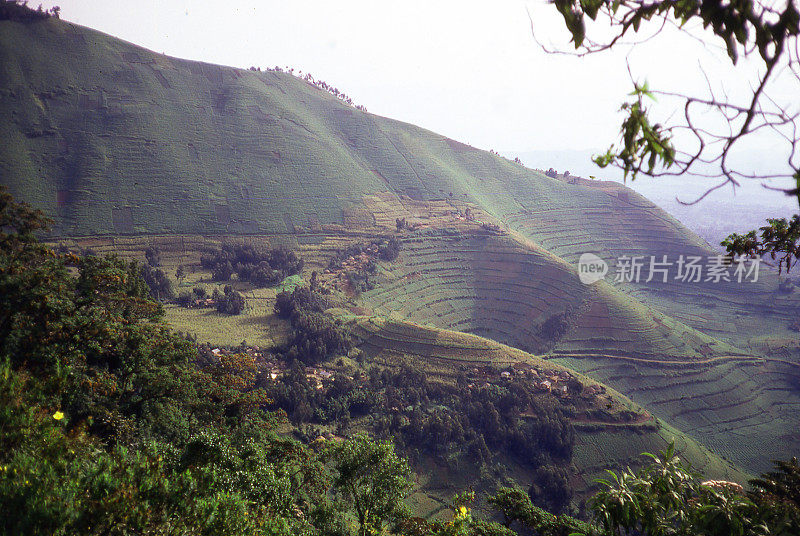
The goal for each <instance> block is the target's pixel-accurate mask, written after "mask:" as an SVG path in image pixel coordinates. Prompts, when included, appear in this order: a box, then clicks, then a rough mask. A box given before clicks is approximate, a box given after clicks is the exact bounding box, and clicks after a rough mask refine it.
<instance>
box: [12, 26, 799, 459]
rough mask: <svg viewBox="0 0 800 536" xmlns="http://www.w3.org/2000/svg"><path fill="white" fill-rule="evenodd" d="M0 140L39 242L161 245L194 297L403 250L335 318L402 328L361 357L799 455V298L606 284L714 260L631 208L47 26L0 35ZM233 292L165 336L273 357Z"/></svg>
mask: <svg viewBox="0 0 800 536" xmlns="http://www.w3.org/2000/svg"><path fill="white" fill-rule="evenodd" d="M0 136H2V139H3V140H4V143H3V144H1V145H0V176H1V177H2V183H3V185H5V186H8V187H9V189H10V190H11V192H12V193H13V194H14V195H15V196H17V197H18V198H20V199H23V200H25V201H28V202H30V203H32V204H34V205H35V206H37V207H39V208H42V209H43V210H45V211H46V212H48V213H49V214H50V215H51V216H53V218H54V220H55V228H54V231H53V233H52V236H51V237H50V238H51V239H52V241H53V242H62V243H64V244H65V245H67V246H70V247H77V248H92V249H94V250H95V251H97V252H99V253H106V252H116V253H118V254H120V255H123V256H125V257H128V258H137V259H140V260H141V259H143V257H144V255H143V252H144V249H145V248H146V247H147V246H149V245H154V246H158V247H159V248H160V249H161V250H162V256H163V258H164V263H165V265H166V267H167V270H168V271H171V273H174V269H175V268H176V267H177V266H178V265H184V266H186V267H188V268H189V269H190V272H192V273H191V275H190V276H189V278H187V284H195V283H198V282H199V283H201V284H204V282H203V281H201V280H200V279H202V278H204V277H207V274H203V273H202V272H199V271H197V270H198V263H199V256H200V253H201V251H202V249H203V248H205V247H209V246H211V247H218V246H219V244H220V243H222V242H223V241H226V240H237V241H251V242H254V243H258V244H263V245H266V246H268V247H277V246H286V247H289V248H291V249H292V250H295V251H297V252H298V254H299V255H300V256H302V257H303V258H304V259H305V260H306V273H305V274H304V275H305V276H308V275H309V273H308V272H310V271H311V270H316V271H319V272H320V273H321V274H322V273H323V272H324V269H325V267H326V266H327V261H328V259H329V258H330V257H331V256H333V254H334V253H335V251H336V250H337V249H339V248H342V247H344V246H345V245H347V244H349V243H353V242H358V241H366V240H369V239H370V238H373V237H376V236H382V237H385V236H389V235H391V236H397V237H398V238H399V239H400V240H401V242H402V246H403V247H402V252H401V254H400V257H399V258H398V259H397V260H396V261H395V262H392V263H389V264H385V265H382V266H381V268H380V269H379V273H378V275H377V276H375V279H376V282H377V283H378V286H377V288H375V289H374V290H372V291H369V292H365V293H363V294H361V295H360V296H356V295H343V296H338V297H339V298H341V299H342V300H343V301H344V302H346V303H347V305H348V307H350V309H351V310H356V309H357V310H359V311H362V312H365V313H368V314H370V315H373V316H381V317H385V318H390V319H393V320H394V321H411V322H413V323H414V325H415V326H417V327H415V328H414V329H413V330H412V334H411V335H408V336H407V337H406V338H405V339H402V340H400V339H397V340H395V339H393V338H390V339H391V340H390V339H381V340H379V339H374V341H373V339H372V338H371V337H370V338H368V339H367V342H365V344H366V345H367V347H369V345H370V344H373V342H375V348H374V349H373V350H374V352H377V353H378V354H381V355H383V354H385V353H386V352H389V353H390V354H391V353H392V352H394V353H393V354H391V355H397V354H398V353H400V354H403V355H406V354H409V352H410V355H417V356H418V360H419V362H420V363H422V362H423V361H424V360H423V359H422V357H425V358H426V359H427V361H425V362H426V363H427V365H426V366H428V367H431V366H432V365H431V363H436V370H433V369H430V372H431V373H432V374H434V373H435V374H440V375H442V376H443V377H445V376H447V375H448V374H451V373H452V367H453V366H458V365H454V364H453V363H455V361H458V360H459V359H461V358H460V357H459V356H466V357H465V358H464V359H463V360H465V361H466V362H470V363H471V362H483V361H485V360H486V359H489V358H487V357H485V356H484V357H481V356H482V355H483V354H484V353H487V352H488V354H487V355H489V356H491V355H493V354H492V352H496V351H497V350H496V348H495V347H492V348H495V350H491V349H482V348H471V347H469V344H479V343H478V342H476V341H477V339H474V338H469V337H467V338H466V339H463V340H462V339H458V337H456V338H453V337H454V336H453V335H448V337H450V339H448V341H449V342H447V344H446V345H444V346H442V345H441V344H440V341H438V338H439V337H443V335H442V334H441V332H439V331H431V332H430V333H428V332H426V331H424V330H423V329H422V328H420V327H419V326H420V325H425V326H428V327H429V328H438V329H446V330H452V331H459V332H464V333H469V334H472V335H477V336H481V337H486V338H489V339H493V340H494V341H497V342H498V343H503V344H506V345H509V346H512V347H515V348H517V349H518V350H514V352H533V353H536V354H540V355H544V356H545V357H546V358H548V359H553V360H555V361H557V362H559V363H562V364H566V365H568V366H570V367H574V368H576V369H577V370H579V371H583V372H585V373H586V374H587V375H589V376H591V377H592V378H593V379H596V380H598V381H601V382H604V383H608V384H609V385H610V386H612V387H615V388H617V390H618V391H620V392H624V393H626V394H629V396H630V398H631V399H632V400H633V401H634V403H638V404H640V405H641V406H644V407H646V408H647V409H648V411H651V412H652V413H653V414H654V415H656V416H658V417H660V418H661V419H662V420H663V421H664V422H665V423H669V424H670V425H674V426H676V427H677V428H679V429H681V430H682V431H684V432H687V433H690V434H693V435H694V436H695V437H696V438H697V439H699V440H700V441H701V442H703V443H706V444H708V445H709V446H711V447H713V449H714V450H715V451H716V452H718V453H721V454H724V455H725V456H727V457H728V458H730V459H731V460H734V461H735V462H736V463H738V464H741V465H742V466H743V467H745V468H746V469H747V470H750V471H756V470H761V469H763V468H764V467H765V462H767V460H768V459H769V458H770V457H774V456H782V455H784V454H786V455H788V454H789V453H791V452H792V451H794V452H795V453H796V452H797V450H800V436H798V435H797V432H796V430H797V428H798V426H797V425H798V421H797V417H796V415H797V409H798V408H797V405H798V400H799V396H800V395H798V388H797V383H796V382H794V378H795V377H796V372H797V367H796V366H795V364H796V363H800V336H798V334H797V333H796V332H792V331H790V330H789V328H788V325H789V324H790V323H791V322H792V321H794V320H796V318H797V317H798V315H800V297H799V296H798V293H797V292H795V293H794V294H786V293H781V292H780V291H779V290H778V282H779V281H778V278H777V276H775V275H774V274H771V273H766V272H765V273H762V274H761V277H760V278H759V281H758V282H757V283H747V284H740V283H736V282H724V281H723V282H719V283H712V282H705V281H704V282H700V283H697V284H688V283H683V282H680V281H676V280H675V279H674V278H670V279H669V280H668V281H667V282H663V283H662V282H658V281H651V282H649V283H645V282H643V281H642V282H638V283H637V282H629V283H615V282H613V281H612V279H613V275H614V271H615V264H614V263H615V259H617V258H619V257H620V256H622V255H629V256H642V257H643V258H644V259H645V261H647V260H649V258H650V257H651V256H654V257H657V258H661V256H663V255H666V256H667V257H668V259H669V260H670V261H672V262H675V261H676V260H677V258H678V257H679V256H681V255H683V256H690V255H697V256H700V257H708V256H710V255H715V254H716V252H715V251H714V250H712V249H711V248H710V247H709V246H708V245H707V244H705V243H703V241H702V240H700V239H699V238H698V237H697V236H695V235H694V234H692V233H691V232H689V231H688V230H687V229H686V228H684V227H683V226H682V225H681V224H680V223H679V222H678V221H676V220H675V219H674V218H672V217H671V216H669V215H667V214H666V213H665V212H664V211H662V210H661V209H659V208H658V207H656V206H655V205H653V204H652V203H651V202H649V201H648V200H646V199H645V198H643V197H641V196H639V195H638V194H636V193H634V192H633V191H631V190H629V189H627V188H625V187H624V186H621V185H618V184H615V183H609V182H603V181H587V180H581V179H573V178H568V177H563V176H559V177H555V178H550V177H546V176H544V175H543V174H541V173H539V172H537V171H534V170H530V169H526V168H524V167H522V166H520V165H517V164H515V163H513V162H511V161H509V160H506V159H504V158H502V157H499V156H497V155H495V154H491V153H488V152H484V151H480V150H478V149H475V148H473V147H470V146H468V145H465V144H462V143H460V142H457V141H455V140H451V139H448V138H446V137H443V136H441V135H439V134H436V133H433V132H430V131H426V130H424V129H420V128H418V127H415V126H413V125H409V124H406V123H402V122H399V121H394V120H390V119H387V118H383V117H379V116H375V115H371V114H368V113H365V112H362V111H360V110H356V109H353V108H351V107H349V106H347V105H345V104H344V103H342V102H341V101H339V100H338V99H336V98H335V97H333V96H331V95H330V94H328V93H327V92H324V91H321V90H320V89H318V88H317V87H315V86H313V85H311V84H308V83H306V82H305V81H303V80H300V79H297V78H295V77H293V76H291V75H289V74H285V73H279V72H253V71H243V70H239V69H233V68H229V67H224V66H218V65H210V64H205V63H198V62H191V61H186V60H181V59H177V58H170V57H166V56H163V55H159V54H155V53H153V52H151V51H148V50H145V49H142V48H139V47H136V46H133V45H131V44H129V43H125V42H123V41H120V40H118V39H115V38H112V37H110V36H107V35H104V34H101V33H99V32H95V31H92V30H89V29H86V28H82V27H80V26H76V25H72V24H69V23H65V22H62V21H58V20H47V21H43V22H37V23H31V24H21V23H16V22H9V21H3V22H0ZM403 222H404V223H403ZM585 252H593V253H595V254H597V255H599V256H600V257H601V258H603V259H605V260H606V261H608V262H609V264H610V265H611V266H610V270H611V272H610V274H609V276H608V277H607V278H606V281H608V282H601V283H598V284H595V285H592V286H586V285H583V284H582V283H580V281H579V279H578V277H577V273H576V271H575V268H574V266H575V263H576V261H577V259H578V258H579V256H580V255H581V254H582V253H585ZM321 277H325V276H324V275H323V276H321ZM643 279H644V278H643ZM239 288H241V290H243V291H245V292H246V293H249V294H248V296H249V297H250V300H249V303H250V305H249V306H248V311H247V315H246V316H245V317H242V318H237V319H230V318H225V317H221V316H220V315H216V314H214V313H209V312H208V311H205V312H201V311H186V310H181V309H177V308H170V309H169V310H168V315H169V318H170V320H171V321H172V322H173V323H174V325H175V326H176V328H177V329H181V330H184V331H189V330H190V328H191V329H192V330H193V331H194V332H195V333H197V334H198V336H201V337H202V338H203V339H206V340H209V341H211V342H215V343H217V344H234V343H238V342H240V341H241V339H240V337H241V338H246V339H247V340H248V342H251V343H257V344H264V345H270V344H274V343H275V342H277V341H279V340H280V337H281V333H280V326H278V324H277V323H275V322H273V319H271V303H272V300H273V299H274V290H266V291H264V290H254V289H252V288H249V287H247V286H246V285H239ZM390 325H393V324H390ZM398 325H399V324H398ZM404 325H405V324H404ZM362 327H363V326H362ZM387 330H388V328H387V327H386V325H384V326H383V327H381V329H380V330H379V331H380V332H382V333H384V332H387ZM426 333H427V335H426ZM409 337H410V338H409ZM426 337H434V338H435V339H436V344H433V343H432V342H431V341H428V340H427V339H426ZM481 340H484V339H481ZM370 341H373V342H370ZM376 341H377V342H376ZM398 341H399V342H398ZM465 341H471V342H469V343H467V342H465ZM464 344H467V346H459V345H464ZM480 344H489V343H487V342H481V343H480ZM491 344H495V343H491ZM392 345H395V346H397V345H399V347H397V348H395V347H394V346H392ZM454 348H456V349H457V350H454ZM503 348H504V349H503V350H502V351H499V352H500V354H497V355H495V357H496V358H497V359H499V360H502V359H506V358H508V357H502V356H503V355H505V356H508V355H511V354H510V353H509V352H511V350H510V349H508V347H503ZM445 350H446V351H445ZM415 352H417V353H415ZM440 354H441V355H440ZM515 355H516V354H515ZM431 356H433V357H431ZM448 356H450V358H451V359H449V360H448V359H445V358H446V357H448ZM498 356H500V357H498ZM495 357H493V358H491V359H495ZM434 358H435V359H434ZM454 360H455V361H454ZM589 428H591V427H589ZM664 430H668V428H667V425H666V424H664V425H663V426H662V427H661V428H660V429H659V431H657V432H652V434H650V435H649V436H648V435H647V434H645V435H639V432H636V435H635V438H634V436H632V435H631V432H630V430H623V431H619V430H616V429H614V430H605V429H604V430H603V431H602V432H598V434H611V436H609V437H613V438H614V439H609V438H607V437H605V436H602V437H601V436H599V435H597V437H596V438H595V439H588V438H590V437H592V436H591V435H586V436H584V435H582V436H581V437H582V438H584V439H581V441H583V443H581V445H580V446H579V449H578V452H579V455H578V456H577V459H579V460H582V461H581V462H580V463H581V464H584V465H585V466H586V467H587V468H589V467H597V468H599V467H601V466H604V464H605V465H608V464H613V463H617V461H619V463H624V462H625V460H629V459H630V458H629V457H627V456H628V455H629V454H631V452H632V451H629V450H625V448H623V447H629V448H630V449H633V450H636V449H638V447H639V443H637V441H639V440H642V441H644V442H645V443H647V442H650V444H652V445H661V444H663V441H664V438H665V435H664V434H668V433H667V432H665V431H664ZM670 433H671V432H670ZM615 434H622V435H615ZM625 434H628V435H627V436H626V435H625ZM653 434H655V435H653ZM656 435H657V436H658V437H656ZM628 436H630V437H628ZM626 438H627V439H626ZM648 438H649V439H648ZM614 441H617V443H614ZM683 441H685V445H687V447H686V448H687V449H688V448H690V447H689V446H691V448H692V449H694V446H693V445H695V444H694V443H692V440H691V439H688V438H686V439H685V440H683ZM598 442H599V443H598ZM612 444H613V445H614V446H613V448H611V447H607V446H606V445H612ZM593 445H594V446H593ZM597 445H600V446H597ZM763 445H770V452H769V453H764V452H763V449H761V448H759V447H762V446H763ZM601 448H602V450H600V449H601ZM609 448H611V451H609ZM697 449H700V447H697ZM642 450H645V449H644V448H643V449H642ZM648 450H654V449H653V448H648ZM700 450H702V449H700ZM612 451H613V452H612ZM698 452H699V450H698ZM598 453H599V454H598ZM602 456H606V457H607V460H606V461H604V460H603V459H601V457H602ZM615 460H616V461H615ZM606 462H607V463H606ZM715 463H716V462H715ZM711 465H713V464H711V462H706V466H711ZM587 471H588V469H587Z"/></svg>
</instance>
